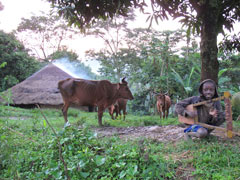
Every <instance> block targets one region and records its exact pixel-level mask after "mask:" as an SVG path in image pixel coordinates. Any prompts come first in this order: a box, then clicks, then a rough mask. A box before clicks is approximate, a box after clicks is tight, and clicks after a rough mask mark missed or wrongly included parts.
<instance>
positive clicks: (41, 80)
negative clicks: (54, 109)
mask: <svg viewBox="0 0 240 180" xmlns="http://www.w3.org/2000/svg"><path fill="white" fill-rule="evenodd" d="M71 77H72V76H70V75H69V74H67V73H66V72H64V71H62V70H61V69H59V68H58V67H57V66H55V65H53V64H48V65H47V66H45V67H44V68H42V69H41V70H39V71H38V72H36V73H34V74H33V75H32V76H30V77H29V78H27V79H26V80H24V81H22V82H21V83H19V84H17V85H15V86H13V87H12V88H11V89H12V100H13V105H29V104H40V105H54V106H55V105H61V104H63V101H62V97H61V94H60V92H59V90H58V88H57V84H58V81H60V80H63V79H66V78H71Z"/></svg>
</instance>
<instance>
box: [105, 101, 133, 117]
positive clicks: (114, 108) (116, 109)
mask: <svg viewBox="0 0 240 180" xmlns="http://www.w3.org/2000/svg"><path fill="white" fill-rule="evenodd" d="M127 101H128V100H127V99H123V98H119V99H118V100H117V102H116V103H115V104H114V105H111V106H110V107H109V114H110V116H111V117H112V119H114V113H116V116H115V118H117V117H118V114H119V115H120V117H121V116H122V114H121V111H123V120H125V118H126V114H127V111H126V108H127Z"/></svg>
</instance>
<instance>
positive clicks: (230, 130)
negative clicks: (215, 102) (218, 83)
mask: <svg viewBox="0 0 240 180" xmlns="http://www.w3.org/2000/svg"><path fill="white" fill-rule="evenodd" d="M224 103H225V118H226V122H227V137H228V138H232V137H233V125H232V105H231V101H230V93H229V92H224Z"/></svg>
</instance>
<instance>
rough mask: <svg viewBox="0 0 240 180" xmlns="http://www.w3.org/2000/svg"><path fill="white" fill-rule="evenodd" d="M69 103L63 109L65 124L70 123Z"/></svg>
mask: <svg viewBox="0 0 240 180" xmlns="http://www.w3.org/2000/svg"><path fill="white" fill-rule="evenodd" d="M69 105H70V104H69V103H68V102H67V103H64V104H63V107H62V113H63V117H64V120H65V123H67V122H68V119H67V112H68V108H69Z"/></svg>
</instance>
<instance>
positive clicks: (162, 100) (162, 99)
mask: <svg viewBox="0 0 240 180" xmlns="http://www.w3.org/2000/svg"><path fill="white" fill-rule="evenodd" d="M165 98H166V94H163V93H159V94H157V101H158V103H159V104H160V105H161V106H164V104H165Z"/></svg>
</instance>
